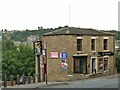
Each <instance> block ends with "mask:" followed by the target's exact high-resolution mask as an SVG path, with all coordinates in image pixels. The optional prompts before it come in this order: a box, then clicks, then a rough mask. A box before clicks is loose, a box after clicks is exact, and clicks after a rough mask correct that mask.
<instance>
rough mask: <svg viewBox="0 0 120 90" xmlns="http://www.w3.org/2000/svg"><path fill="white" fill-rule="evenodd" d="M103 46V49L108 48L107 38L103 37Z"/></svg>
mask: <svg viewBox="0 0 120 90" xmlns="http://www.w3.org/2000/svg"><path fill="white" fill-rule="evenodd" d="M103 48H104V50H108V39H104V41H103Z"/></svg>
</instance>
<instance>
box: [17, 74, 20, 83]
mask: <svg viewBox="0 0 120 90" xmlns="http://www.w3.org/2000/svg"><path fill="white" fill-rule="evenodd" d="M19 84H20V81H19V75H17V85H19Z"/></svg>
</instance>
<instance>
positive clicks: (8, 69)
mask: <svg viewBox="0 0 120 90" xmlns="http://www.w3.org/2000/svg"><path fill="white" fill-rule="evenodd" d="M2 46H3V48H2V73H3V75H5V74H6V75H7V76H10V75H18V74H19V75H22V74H23V73H24V74H28V73H31V74H33V73H34V72H35V60H34V51H33V49H32V48H30V47H28V46H25V45H22V44H21V45H20V46H19V47H16V46H15V45H14V43H13V41H11V40H3V42H2Z"/></svg>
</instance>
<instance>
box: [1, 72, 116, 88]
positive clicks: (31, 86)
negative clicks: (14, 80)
mask: <svg viewBox="0 0 120 90" xmlns="http://www.w3.org/2000/svg"><path fill="white" fill-rule="evenodd" d="M116 77H118V74H114V75H109V76H101V77H96V78H116ZM90 79H93V78H90ZM76 81H77V80H75V81H66V82H48V83H47V84H46V82H40V83H32V84H25V85H18V86H17V85H16V86H12V87H11V86H7V87H6V88H40V87H41V88H42V87H46V86H52V85H53V86H55V85H68V84H70V83H72V82H76ZM81 81H84V80H81ZM2 88H4V87H2Z"/></svg>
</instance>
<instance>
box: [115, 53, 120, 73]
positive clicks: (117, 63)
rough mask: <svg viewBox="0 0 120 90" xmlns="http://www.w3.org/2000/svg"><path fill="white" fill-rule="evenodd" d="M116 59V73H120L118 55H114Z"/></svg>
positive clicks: (119, 57) (119, 56)
mask: <svg viewBox="0 0 120 90" xmlns="http://www.w3.org/2000/svg"><path fill="white" fill-rule="evenodd" d="M116 59H117V62H116V66H117V72H118V73H120V53H118V54H116Z"/></svg>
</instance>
